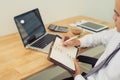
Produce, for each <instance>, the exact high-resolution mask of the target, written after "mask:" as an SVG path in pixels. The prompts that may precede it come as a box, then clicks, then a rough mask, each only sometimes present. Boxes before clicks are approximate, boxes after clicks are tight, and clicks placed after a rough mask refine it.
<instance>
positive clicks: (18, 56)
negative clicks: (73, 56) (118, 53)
mask: <svg viewBox="0 0 120 80" xmlns="http://www.w3.org/2000/svg"><path fill="white" fill-rule="evenodd" d="M83 19H84V20H88V21H95V22H98V23H101V24H104V25H107V26H109V27H114V25H113V24H112V23H108V22H105V21H101V20H96V19H93V18H90V17H85V16H76V17H72V18H68V19H64V20H61V21H57V22H54V23H52V24H56V25H62V26H67V27H70V26H69V24H70V23H73V22H77V21H80V20H83ZM48 25H49V24H47V25H46V29H47V26H48ZM47 31H48V32H51V31H49V30H48V29H47ZM52 33H54V34H59V35H62V34H63V33H58V32H52ZM68 34H71V33H70V32H68ZM86 34H87V32H86ZM47 57H48V54H47V53H43V52H40V51H35V50H31V49H26V48H24V46H23V44H22V41H21V39H20V36H19V34H18V33H14V34H10V35H7V36H1V37H0V80H21V79H23V78H26V77H29V76H31V75H33V74H35V73H37V72H40V71H42V70H44V69H47V68H48V67H50V66H52V65H53V63H51V62H50V61H48V59H47Z"/></svg>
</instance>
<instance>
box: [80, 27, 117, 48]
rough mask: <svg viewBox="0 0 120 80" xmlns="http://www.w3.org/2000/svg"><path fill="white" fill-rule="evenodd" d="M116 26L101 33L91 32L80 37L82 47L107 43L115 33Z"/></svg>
mask: <svg viewBox="0 0 120 80" xmlns="http://www.w3.org/2000/svg"><path fill="white" fill-rule="evenodd" d="M115 32H116V31H115V28H114V29H111V30H106V31H102V32H99V33H94V34H89V35H86V36H84V37H82V38H80V43H81V47H94V46H96V45H99V44H103V45H105V46H106V45H107V44H108V42H109V40H110V39H111V38H112V36H113V35H114V33H115Z"/></svg>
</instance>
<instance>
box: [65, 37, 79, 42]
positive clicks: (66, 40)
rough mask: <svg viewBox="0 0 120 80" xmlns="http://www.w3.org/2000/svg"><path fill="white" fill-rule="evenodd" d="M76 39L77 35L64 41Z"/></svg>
mask: <svg viewBox="0 0 120 80" xmlns="http://www.w3.org/2000/svg"><path fill="white" fill-rule="evenodd" d="M76 38H78V35H77V36H73V37H71V38H70V39H68V40H66V41H65V42H68V41H71V40H73V39H76Z"/></svg>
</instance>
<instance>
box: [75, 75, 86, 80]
mask: <svg viewBox="0 0 120 80" xmlns="http://www.w3.org/2000/svg"><path fill="white" fill-rule="evenodd" d="M74 80H85V78H84V77H83V76H82V75H77V76H75V78H74Z"/></svg>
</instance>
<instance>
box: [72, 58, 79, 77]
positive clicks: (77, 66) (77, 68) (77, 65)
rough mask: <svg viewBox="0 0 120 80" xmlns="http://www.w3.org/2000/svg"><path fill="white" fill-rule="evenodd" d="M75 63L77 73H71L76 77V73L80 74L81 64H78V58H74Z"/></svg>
mask: <svg viewBox="0 0 120 80" xmlns="http://www.w3.org/2000/svg"><path fill="white" fill-rule="evenodd" d="M74 64H75V69H76V70H75V73H71V75H72V76H73V77H75V76H76V75H79V74H80V66H79V64H78V60H77V59H74Z"/></svg>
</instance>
